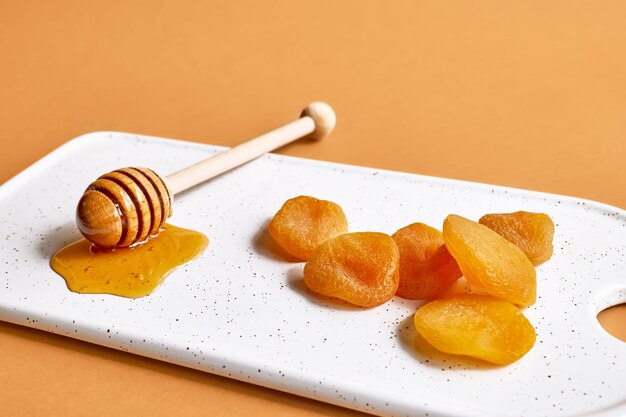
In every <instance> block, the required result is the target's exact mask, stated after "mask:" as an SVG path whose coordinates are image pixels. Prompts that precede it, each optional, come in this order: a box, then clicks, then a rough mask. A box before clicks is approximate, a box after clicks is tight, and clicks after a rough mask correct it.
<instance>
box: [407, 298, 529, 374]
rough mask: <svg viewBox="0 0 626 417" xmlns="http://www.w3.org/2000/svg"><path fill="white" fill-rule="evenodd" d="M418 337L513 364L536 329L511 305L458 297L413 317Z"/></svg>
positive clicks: (458, 351)
mask: <svg viewBox="0 0 626 417" xmlns="http://www.w3.org/2000/svg"><path fill="white" fill-rule="evenodd" d="M414 322H415V328H416V329H417V331H418V332H419V334H420V335H421V336H422V337H423V338H424V339H425V340H426V341H427V342H428V343H430V344H431V345H432V346H433V347H435V348H436V349H438V350H440V351H442V352H446V353H453V354H458V355H466V356H472V357H475V358H479V359H482V360H485V361H488V362H492V363H495V364H498V365H506V364H509V363H512V362H515V361H516V360H518V359H519V358H521V357H522V356H524V355H525V354H526V353H527V352H528V351H529V350H530V349H531V348H532V347H533V345H534V344H535V339H536V335H535V330H534V328H533V326H532V324H530V322H529V321H528V319H527V318H526V317H524V315H523V314H522V313H521V312H520V311H519V310H518V309H517V308H516V307H515V306H514V305H513V304H511V303H509V302H507V301H504V300H499V299H497V298H494V297H491V296H488V295H479V294H457V295H455V296H452V297H450V298H445V299H441V300H435V301H431V302H430V303H428V304H426V305H424V306H422V307H420V308H419V309H418V310H417V312H416V313H415V316H414Z"/></svg>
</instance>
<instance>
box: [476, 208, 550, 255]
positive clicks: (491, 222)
mask: <svg viewBox="0 0 626 417" xmlns="http://www.w3.org/2000/svg"><path fill="white" fill-rule="evenodd" d="M478 222H479V223H480V224H484V225H485V226H487V227H488V228H490V229H491V230H493V231H495V232H496V233H498V234H499V235H500V236H502V237H504V238H505V239H506V240H508V241H510V242H513V243H515V244H516V245H517V246H518V247H519V248H520V249H521V250H522V252H524V253H525V254H526V256H528V259H530V261H531V262H532V263H533V265H539V264H541V263H543V262H545V261H547V260H548V259H550V258H551V257H552V251H553V248H552V239H553V238H554V223H553V222H552V219H551V218H550V216H548V215H547V214H544V213H531V212H528V211H517V212H515V213H502V214H486V215H484V216H483V217H481V218H480V220H479V221H478Z"/></svg>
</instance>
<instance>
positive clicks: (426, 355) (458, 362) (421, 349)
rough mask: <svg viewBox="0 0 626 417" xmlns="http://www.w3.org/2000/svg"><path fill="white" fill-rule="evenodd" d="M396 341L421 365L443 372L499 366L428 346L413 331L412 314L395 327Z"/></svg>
mask: <svg viewBox="0 0 626 417" xmlns="http://www.w3.org/2000/svg"><path fill="white" fill-rule="evenodd" d="M396 335H397V340H398V342H399V344H400V346H401V347H402V349H404V351H406V352H407V353H409V354H410V355H411V356H412V357H413V358H415V360H416V361H418V362H419V363H420V364H421V365H425V366H428V367H432V368H438V369H445V370H461V371H464V370H475V369H482V370H484V369H497V368H500V367H501V366H498V365H494V364H491V363H489V362H485V361H482V360H480V359H475V358H471V357H469V356H462V355H454V354H451V353H444V352H441V351H439V350H437V349H435V348H434V347H433V346H432V345H430V344H429V343H428V342H427V341H426V340H425V339H424V338H423V337H422V336H421V335H420V334H419V333H418V332H417V330H416V329H415V325H414V324H413V314H411V315H410V316H408V317H406V318H405V319H404V320H402V321H401V322H400V323H399V324H398V326H397V327H396Z"/></svg>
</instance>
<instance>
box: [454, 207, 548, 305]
mask: <svg viewBox="0 0 626 417" xmlns="http://www.w3.org/2000/svg"><path fill="white" fill-rule="evenodd" d="M443 240H444V242H445V244H446V247H447V248H448V250H449V251H450V253H451V254H452V256H453V257H454V259H456V261H457V263H458V264H459V267H460V268H461V271H462V272H463V275H464V276H465V279H467V281H468V282H469V283H470V284H471V285H472V286H475V287H476V288H478V289H480V290H482V291H484V292H486V293H487V294H491V295H493V296H495V297H498V298H502V299H504V300H506V301H509V302H511V303H513V304H517V305H520V306H529V305H532V304H534V303H535V300H536V297H537V276H536V273H535V268H534V266H533V264H532V263H531V262H530V261H529V260H528V258H527V257H526V255H524V252H522V251H521V249H520V248H518V247H517V246H516V245H515V244H513V243H511V242H509V241H508V240H506V239H505V238H503V237H502V236H500V235H499V234H497V233H496V232H494V231H493V230H491V229H490V228H488V227H487V226H483V225H482V224H479V223H476V222H473V221H471V220H468V219H466V218H464V217H461V216H457V215H454V214H451V215H449V216H448V217H447V218H446V220H445V221H444V222H443Z"/></svg>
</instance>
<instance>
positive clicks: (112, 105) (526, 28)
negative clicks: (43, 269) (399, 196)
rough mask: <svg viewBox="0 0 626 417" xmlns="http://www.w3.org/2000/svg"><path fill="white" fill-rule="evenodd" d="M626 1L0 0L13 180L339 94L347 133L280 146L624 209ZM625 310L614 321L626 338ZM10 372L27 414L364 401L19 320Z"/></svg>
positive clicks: (17, 403)
mask: <svg viewBox="0 0 626 417" xmlns="http://www.w3.org/2000/svg"><path fill="white" fill-rule="evenodd" d="M518 3H519V4H518ZM625 15H626V5H625V4H624V3H623V2H618V1H616V2H611V1H605V2H579V1H570V0H567V1H553V2H541V1H536V2H532V1H529V2H501V1H493V2H492V1H480V2H471V1H468V2H445V1H406V2H399V1H397V2H369V3H368V2H363V1H358V0H352V1H347V0H343V1H310V2H303V1H264V2H252V1H239V2H234V1H200V0H188V1H157V0H149V1H148V0H147V1H139V0H135V1H107V2H85V1H54V2H49V1H43V0H42V1H29V2H21V1H7V0H0V92H1V95H0V115H2V122H1V123H0V141H1V143H2V152H0V162H1V163H0V182H4V181H6V180H8V179H9V178H10V177H12V176H13V175H15V174H17V173H18V172H19V171H21V170H22V169H24V168H26V167H27V166H28V165H30V164H31V163H33V162H34V161H36V160H37V159H38V158H40V157H42V156H43V155H45V154H47V153H48V152H50V151H52V150H53V149H55V148H56V147H58V146H59V145H61V144H62V143H64V142H65V141H67V140H69V139H71V138H73V137H75V136H78V135H80V134H82V133H86V132H89V131H94V130H119V131H128V132H136V133H144V134H151V135H157V136H165V137H173V138H180V139H187V140H192V141H198V142H205V143H211V144H218V145H234V144H236V143H239V142H241V141H243V140H245V139H247V138H250V137H253V136H255V135H257V134H259V133H262V132H264V131H267V130H269V129H272V128H274V127H276V126H278V125H280V124H282V123H284V122H286V121H289V120H291V119H292V118H293V117H295V116H297V114H298V113H299V111H300V109H301V108H302V107H303V106H304V105H305V104H306V103H308V102H309V101H312V100H324V101H327V102H329V103H331V104H332V105H333V106H334V107H335V109H336V111H337V115H338V126H337V130H336V132H335V134H334V135H333V136H332V137H331V138H330V139H329V140H327V141H323V142H321V143H315V144H312V143H304V142H303V143H296V144H293V145H290V146H288V147H286V148H285V149H283V150H281V151H280V152H281V153H285V154H289V155H295V156H303V157H308V158H314V159H322V160H329V161H336V162H344V163H350V164H357V165H365V166H372V167H378V168H387V169H393V170H399V171H406V172H414V173H421V174H428V175H434V176H442V177H450V178H460V179H465V180H471V181H479V182H487V183H494V184H501V185H507V186H513V187H520V188H528V189H535V190H541V191H548V192H554V193H560V194H569V195H574V196H580V197H585V198H589V199H593V200H598V201H602V202H605V203H608V204H612V205H615V206H618V207H622V208H624V207H626V193H625V192H624V190H625V189H626V187H625V186H626V170H625V169H624V165H623V164H624V161H625V160H626V158H625V157H626V139H625V138H626V76H625V75H626V29H625V26H624V16H625ZM72 180H73V179H71V178H68V181H72ZM625 313H626V308H623V307H622V308H617V309H613V310H612V311H611V312H609V313H606V314H605V317H604V318H603V321H604V323H605V324H606V327H611V328H612V329H613V332H614V333H615V334H618V335H620V337H621V338H623V339H625V340H626V314H625ZM0 381H2V384H1V386H0V404H2V412H3V414H6V415H12V416H20V415H28V416H32V415H47V416H50V415H64V416H73V415H117V414H122V415H130V414H131V413H132V414H134V415H136V416H141V415H146V416H148V415H150V416H160V415H163V416H165V415H179V416H196V415H197V416H200V415H208V414H210V415H216V416H219V415H228V416H236V415H241V416H250V415H270V414H271V415H274V416H315V415H326V414H329V413H333V414H335V415H343V416H348V415H358V413H356V412H352V411H349V410H344V409H340V408H337V407H334V406H330V405H326V404H322V403H318V402H315V401H311V400H306V399H301V398H298V397H295V396H291V395H287V394H282V393H279V392H275V391H272V390H268V389H264V388H259V387H254V386H252V385H248V384H244V383H239V382H235V381H232V380H228V379H225V378H220V377H215V376H212V375H208V374H204V373H201V372H197V371H192V370H188V369H184V368H181V367H177V366H173V365H168V364H165V363H161V362H157V361H153V360H150V359H145V358H141V357H138V356H133V355H129V354H126V353H122V352H118V351H114V350H110V349H105V348H101V347H98V346H93V345H90V344H87V343H83V342H78V341H74V340H71V339H66V338H63V337H59V336H55V335H51V334H47V333H43V332H39V331H35V330H31V329H27V328H22V327H18V326H14V325H10V324H5V323H0Z"/></svg>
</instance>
